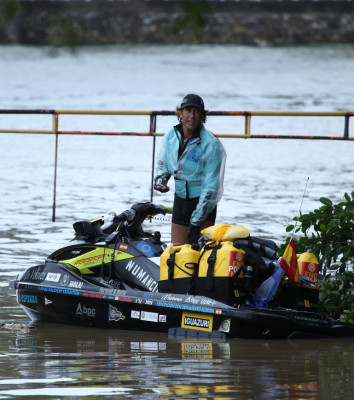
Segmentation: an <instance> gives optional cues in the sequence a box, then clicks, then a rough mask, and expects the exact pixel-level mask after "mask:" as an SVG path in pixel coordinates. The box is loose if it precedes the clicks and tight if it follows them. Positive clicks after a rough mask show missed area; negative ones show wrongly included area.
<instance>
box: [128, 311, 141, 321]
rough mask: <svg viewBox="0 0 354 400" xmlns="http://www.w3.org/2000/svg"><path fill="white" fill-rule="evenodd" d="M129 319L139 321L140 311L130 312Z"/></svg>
mask: <svg viewBox="0 0 354 400" xmlns="http://www.w3.org/2000/svg"><path fill="white" fill-rule="evenodd" d="M130 317H131V318H135V319H140V311H135V310H132V311H131V314H130Z"/></svg>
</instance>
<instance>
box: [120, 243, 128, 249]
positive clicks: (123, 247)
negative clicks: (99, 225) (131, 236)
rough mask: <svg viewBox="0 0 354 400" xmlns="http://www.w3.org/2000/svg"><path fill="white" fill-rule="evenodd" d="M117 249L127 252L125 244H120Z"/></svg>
mask: <svg viewBox="0 0 354 400" xmlns="http://www.w3.org/2000/svg"><path fill="white" fill-rule="evenodd" d="M119 248H120V249H121V250H127V248H128V245H127V244H121V245H119Z"/></svg>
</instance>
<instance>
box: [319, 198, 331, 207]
mask: <svg viewBox="0 0 354 400" xmlns="http://www.w3.org/2000/svg"><path fill="white" fill-rule="evenodd" d="M320 202H321V203H322V204H324V205H325V206H332V205H333V203H332V201H331V200H330V199H328V198H327V197H320Z"/></svg>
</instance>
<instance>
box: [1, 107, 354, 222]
mask: <svg viewBox="0 0 354 400" xmlns="http://www.w3.org/2000/svg"><path fill="white" fill-rule="evenodd" d="M0 114H17V115H21V114H23V115H29V114H32V115H51V116H52V124H51V129H9V128H3V127H1V125H0V133H20V134H28V133H35V134H53V135H55V156H54V184H53V186H54V187H53V213H52V221H55V207H56V184H57V166H58V136H59V135H117V136H119V135H120V136H122V135H123V136H151V137H153V154H152V173H151V196H150V197H151V201H152V198H153V174H154V162H155V152H156V137H157V136H163V135H164V133H159V132H156V121H157V116H171V115H175V111H164V110H162V111H129V110H127V111H102V110H52V109H48V110H46V109H32V110H31V109H0ZM63 115H82V116H85V115H86V116H87V115H91V116H92V115H102V116H108V115H111V116H119V115H126V116H129V115H130V116H148V117H149V129H148V131H146V132H124V131H97V130H96V131H82V130H60V129H59V116H63ZM208 115H210V116H237V117H244V132H243V133H239V134H232V133H227V134H225V133H215V136H217V137H222V138H244V139H303V140H306V139H307V140H354V137H353V138H352V137H350V135H349V119H350V117H351V116H353V115H354V111H333V112H326V111H324V112H322V111H317V112H312V111H304V112H300V111H209V113H208ZM275 116H278V117H300V116H302V117H342V118H344V132H343V135H341V136H313V135H300V134H297V135H288V134H252V133H251V118H252V117H275ZM0 121H1V120H0Z"/></svg>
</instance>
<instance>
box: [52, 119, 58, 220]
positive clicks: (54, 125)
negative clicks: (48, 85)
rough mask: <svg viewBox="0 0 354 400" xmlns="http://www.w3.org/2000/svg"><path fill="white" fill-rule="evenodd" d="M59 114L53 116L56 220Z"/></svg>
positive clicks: (54, 204) (53, 216) (53, 215)
mask: <svg viewBox="0 0 354 400" xmlns="http://www.w3.org/2000/svg"><path fill="white" fill-rule="evenodd" d="M58 117H59V116H58V114H57V113H54V114H53V116H52V124H53V125H52V126H53V129H52V131H53V133H54V134H55V152H54V183H53V213H52V221H53V222H55V206H56V191H57V165H58V136H59V135H58V125H59V122H58Z"/></svg>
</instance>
